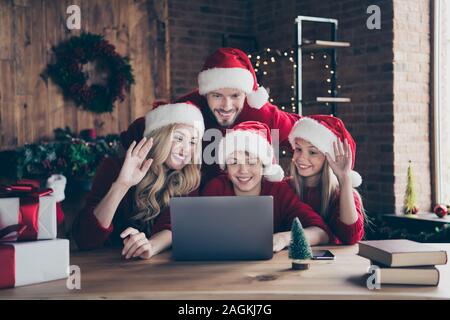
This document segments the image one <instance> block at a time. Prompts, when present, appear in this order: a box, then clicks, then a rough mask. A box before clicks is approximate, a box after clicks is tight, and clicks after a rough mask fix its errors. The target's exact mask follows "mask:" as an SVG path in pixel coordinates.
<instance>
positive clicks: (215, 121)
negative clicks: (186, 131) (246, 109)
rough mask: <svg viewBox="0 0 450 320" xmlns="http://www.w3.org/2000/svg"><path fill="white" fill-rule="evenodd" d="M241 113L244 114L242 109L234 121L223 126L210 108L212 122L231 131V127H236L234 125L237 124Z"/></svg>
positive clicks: (209, 113)
mask: <svg viewBox="0 0 450 320" xmlns="http://www.w3.org/2000/svg"><path fill="white" fill-rule="evenodd" d="M241 112H242V109H241V110H239V111H237V112H236V114H235V115H234V117H233V119H231V120H230V121H227V123H225V124H222V123H220V122H219V120H217V117H216V115H215V113H214V111H212V110H211V108H210V107H208V116H209V118H211V120H213V121H214V123H215V124H217V125H218V126H219V127H221V128H223V129H229V128H230V127H232V126H234V123H235V122H236V119H237V118H238V117H239V115H240V114H241Z"/></svg>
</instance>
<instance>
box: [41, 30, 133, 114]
mask: <svg viewBox="0 0 450 320" xmlns="http://www.w3.org/2000/svg"><path fill="white" fill-rule="evenodd" d="M53 52H54V54H55V57H56V62H55V63H53V64H49V65H48V66H47V70H46V73H47V75H48V76H49V77H50V78H51V79H52V80H53V81H54V82H55V83H56V84H57V85H59V86H60V87H61V89H62V91H63V94H64V97H65V98H67V99H70V100H72V101H74V102H75V104H76V105H77V107H80V108H82V109H84V110H88V111H92V112H94V113H104V112H112V110H113V108H114V102H116V101H117V100H120V101H123V100H124V98H125V90H126V89H127V88H129V86H130V85H131V84H133V83H134V77H133V73H132V68H131V65H130V63H129V59H128V58H127V57H125V58H123V57H121V56H120V55H119V54H118V53H117V52H116V51H115V47H114V46H113V45H112V44H110V43H109V42H108V41H106V40H105V39H104V38H103V36H102V35H97V34H91V33H82V34H81V35H80V36H76V37H72V38H70V39H69V40H67V41H65V42H63V43H61V44H59V45H58V46H56V47H53ZM94 61H95V62H97V63H98V64H99V65H100V66H102V67H103V68H105V69H106V70H108V74H109V76H108V80H107V84H106V85H100V84H92V85H88V84H87V80H88V76H87V75H86V74H85V73H84V72H83V65H85V64H87V63H89V62H94Z"/></svg>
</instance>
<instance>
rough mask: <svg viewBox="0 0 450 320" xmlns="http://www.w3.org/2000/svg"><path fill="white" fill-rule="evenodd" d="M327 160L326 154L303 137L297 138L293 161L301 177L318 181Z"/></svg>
mask: <svg viewBox="0 0 450 320" xmlns="http://www.w3.org/2000/svg"><path fill="white" fill-rule="evenodd" d="M325 160H326V157H325V155H324V154H323V153H322V152H320V151H319V149H317V148H316V147H315V146H313V145H312V144H311V143H309V142H308V141H306V140H304V139H302V138H295V149H294V155H293V157H292V161H293V162H294V164H295V167H296V168H297V173H298V174H299V175H300V176H301V177H303V178H305V179H306V180H310V181H315V182H316V183H318V181H319V178H320V173H321V172H322V168H323V165H324V163H325Z"/></svg>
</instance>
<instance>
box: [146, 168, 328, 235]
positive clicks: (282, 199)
mask: <svg viewBox="0 0 450 320" xmlns="http://www.w3.org/2000/svg"><path fill="white" fill-rule="evenodd" d="M201 195H202V196H235V195H236V194H235V193H234V189H233V184H232V183H231V181H230V180H229V179H228V177H227V176H226V175H220V176H219V177H216V178H214V179H212V180H211V181H210V182H209V183H208V184H207V185H206V186H205V188H204V189H203V192H202V193H201ZM261 195H262V196H273V232H274V233H277V232H283V231H289V230H291V226H292V222H293V221H294V218H296V217H298V218H299V219H300V222H301V223H302V225H303V227H304V228H307V227H312V226H317V227H319V228H321V229H323V230H324V231H325V232H327V233H328V235H329V236H330V237H331V236H332V233H331V231H330V229H329V228H328V226H327V225H326V223H325V222H324V221H323V219H322V218H321V217H320V215H319V214H318V213H316V212H315V211H314V210H313V209H312V208H311V207H310V206H309V205H307V204H305V203H303V202H301V201H300V200H299V198H298V197H297V195H296V194H295V193H294V192H293V190H292V189H291V187H290V186H289V185H288V183H287V182H286V181H281V182H270V181H267V180H264V179H263V181H262V186H261ZM164 229H171V225H170V212H169V211H165V212H164V213H163V214H161V216H160V219H158V221H157V222H156V224H155V226H154V232H158V231H161V230H164Z"/></svg>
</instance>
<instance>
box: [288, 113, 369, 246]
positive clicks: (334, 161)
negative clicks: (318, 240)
mask: <svg viewBox="0 0 450 320" xmlns="http://www.w3.org/2000/svg"><path fill="white" fill-rule="evenodd" d="M289 141H290V143H291V145H292V148H293V149H294V154H293V157H292V164H291V175H292V178H291V179H290V183H291V186H292V187H293V189H294V190H295V192H296V193H297V195H298V197H299V199H300V200H302V201H304V202H305V203H307V204H309V205H310V206H311V207H313V208H314V210H316V211H317V212H319V213H320V215H321V216H322V218H323V219H324V220H325V222H326V223H327V224H328V226H329V227H330V229H331V231H332V232H333V237H332V239H330V240H331V242H334V243H336V244H354V243H356V242H358V241H359V240H361V239H362V237H363V236H364V220H365V213H364V207H363V203H362V200H361V196H360V194H359V193H358V191H356V189H354V188H356V187H358V186H359V185H360V184H361V182H362V179H361V176H360V175H359V174H358V173H357V172H356V171H353V167H354V164H355V151H356V144H355V142H354V140H353V138H352V136H351V135H350V133H349V132H348V131H347V129H346V128H345V126H344V123H343V122H342V120H340V119H339V118H336V117H333V116H328V115H314V116H309V117H304V118H302V119H300V120H298V121H297V123H296V124H295V125H294V127H293V128H292V131H291V133H290V134H289Z"/></svg>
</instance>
